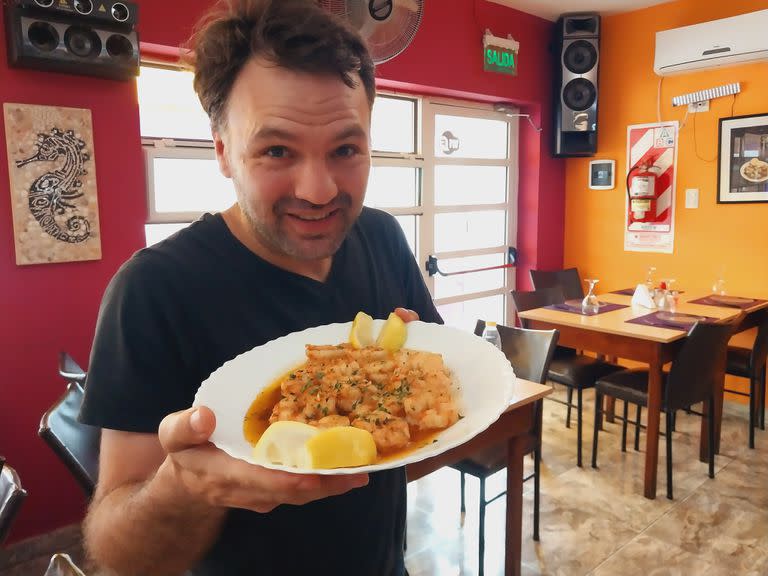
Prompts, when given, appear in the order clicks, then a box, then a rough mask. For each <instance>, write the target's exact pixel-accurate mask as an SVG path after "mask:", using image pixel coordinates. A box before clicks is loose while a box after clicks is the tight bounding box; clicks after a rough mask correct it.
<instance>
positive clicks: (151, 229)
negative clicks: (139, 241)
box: [144, 222, 190, 246]
mask: <svg viewBox="0 0 768 576" xmlns="http://www.w3.org/2000/svg"><path fill="white" fill-rule="evenodd" d="M189 225H190V222H183V223H181V224H145V225H144V238H145V239H146V242H147V243H146V245H147V246H152V244H157V243H158V242H160V241H161V240H165V239H166V238H168V236H170V235H171V234H174V233H175V232H178V231H179V230H181V229H182V228H186V227H187V226H189Z"/></svg>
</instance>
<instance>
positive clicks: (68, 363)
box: [59, 352, 86, 386]
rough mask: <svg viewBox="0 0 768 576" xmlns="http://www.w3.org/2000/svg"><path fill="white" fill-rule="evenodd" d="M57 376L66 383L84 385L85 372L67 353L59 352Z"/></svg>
mask: <svg viewBox="0 0 768 576" xmlns="http://www.w3.org/2000/svg"><path fill="white" fill-rule="evenodd" d="M59 374H60V375H61V376H62V377H63V378H64V380H66V381H67V382H77V383H78V384H80V385H81V386H82V385H83V384H84V383H85V376H86V372H85V370H83V369H82V368H80V365H79V364H78V363H77V362H75V359H74V358H72V356H70V355H69V354H68V353H67V352H59Z"/></svg>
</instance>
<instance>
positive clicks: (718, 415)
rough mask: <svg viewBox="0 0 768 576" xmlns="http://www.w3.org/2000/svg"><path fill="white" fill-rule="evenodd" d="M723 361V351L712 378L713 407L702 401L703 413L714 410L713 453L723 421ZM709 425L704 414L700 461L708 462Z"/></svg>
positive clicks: (718, 447)
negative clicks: (713, 388) (713, 387)
mask: <svg viewBox="0 0 768 576" xmlns="http://www.w3.org/2000/svg"><path fill="white" fill-rule="evenodd" d="M725 362H726V354H725V353H723V354H722V356H721V357H720V358H719V359H718V362H717V366H716V367H715V378H714V386H715V390H714V399H715V405H714V407H710V406H707V403H706V402H705V403H704V410H703V413H704V414H707V415H708V414H709V411H710V410H711V409H714V411H715V418H714V420H715V454H718V453H719V452H720V425H721V423H722V421H723V396H724V395H725V390H724V388H725ZM708 426H709V417H708V416H706V417H704V418H702V419H701V434H700V436H699V460H700V461H701V462H709V445H708V443H707V438H709V436H707V434H708V430H709V429H708Z"/></svg>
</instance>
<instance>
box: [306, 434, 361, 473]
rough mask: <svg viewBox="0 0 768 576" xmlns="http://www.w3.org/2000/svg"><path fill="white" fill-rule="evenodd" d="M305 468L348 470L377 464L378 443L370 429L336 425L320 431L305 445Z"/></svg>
mask: <svg viewBox="0 0 768 576" xmlns="http://www.w3.org/2000/svg"><path fill="white" fill-rule="evenodd" d="M304 448H305V456H306V461H305V462H304V467H305V468H348V467H351V466H365V465H367V464H372V463H373V462H375V461H376V443H375V442H374V441H373V436H372V435H371V433H370V432H368V430H363V429H362V428H355V427H353V426H334V427H333V428H326V429H324V430H320V431H319V432H318V433H317V434H315V435H314V436H312V437H311V438H309V439H308V440H307V442H306V444H305V447H304Z"/></svg>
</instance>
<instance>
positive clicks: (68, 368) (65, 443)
mask: <svg viewBox="0 0 768 576" xmlns="http://www.w3.org/2000/svg"><path fill="white" fill-rule="evenodd" d="M59 374H61V375H62V376H63V377H64V378H65V379H66V380H67V381H68V383H67V390H66V392H64V394H63V395H62V396H61V397H60V398H59V399H58V400H57V401H56V402H55V403H54V404H53V406H51V407H50V408H49V409H48V410H47V411H46V412H45V414H43V417H42V418H41V419H40V427H39V428H38V432H37V433H38V435H39V436H40V438H42V439H43V440H44V441H45V443H46V444H48V446H49V447H50V448H51V449H52V450H53V451H54V453H55V454H56V455H57V456H58V457H59V458H60V459H61V461H62V462H64V465H65V466H66V467H67V468H68V469H69V471H70V472H71V473H72V475H73V476H74V477H75V479H76V480H77V482H78V484H80V486H81V488H82V489H83V491H84V492H85V493H86V494H87V495H88V496H91V495H92V494H93V490H94V488H95V486H96V481H97V479H98V475H99V447H100V442H101V429H100V428H97V427H94V426H88V425H87V424H82V423H81V422H79V421H78V415H79V414H80V406H81V405H82V403H83V396H84V389H83V383H84V382H85V371H83V370H82V368H80V366H78V365H77V363H76V362H75V361H74V360H73V359H72V358H71V356H69V354H67V353H66V352H62V353H61V354H60V355H59Z"/></svg>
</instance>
